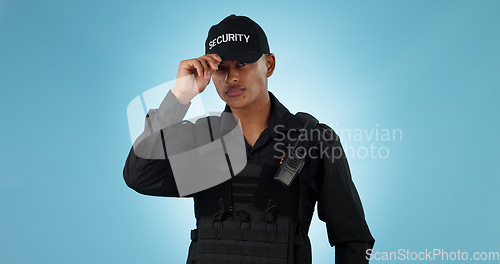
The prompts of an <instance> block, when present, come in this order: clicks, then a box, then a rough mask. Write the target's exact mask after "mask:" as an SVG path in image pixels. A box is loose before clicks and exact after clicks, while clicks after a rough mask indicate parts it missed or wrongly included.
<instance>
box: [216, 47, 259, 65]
mask: <svg viewBox="0 0 500 264" xmlns="http://www.w3.org/2000/svg"><path fill="white" fill-rule="evenodd" d="M216 53H217V54H218V55H219V56H220V57H221V59H222V60H235V61H239V62H246V63H254V62H256V61H257V60H258V59H260V57H261V56H262V54H264V53H262V52H260V51H255V50H241V49H227V50H224V51H221V52H216Z"/></svg>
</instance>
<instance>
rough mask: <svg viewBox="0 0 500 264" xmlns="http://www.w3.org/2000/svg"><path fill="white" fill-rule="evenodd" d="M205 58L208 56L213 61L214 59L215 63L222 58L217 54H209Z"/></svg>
mask: <svg viewBox="0 0 500 264" xmlns="http://www.w3.org/2000/svg"><path fill="white" fill-rule="evenodd" d="M206 56H210V57H211V58H213V59H215V60H216V61H219V62H221V61H222V58H221V57H220V56H219V54H217V53H210V54H207V55H206Z"/></svg>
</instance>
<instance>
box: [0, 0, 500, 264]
mask: <svg viewBox="0 0 500 264" xmlns="http://www.w3.org/2000/svg"><path fill="white" fill-rule="evenodd" d="M231 13H235V14H238V15H247V16H250V17H251V18H253V19H254V20H255V21H257V22H258V23H259V24H260V25H261V26H262V27H263V28H264V30H265V31H266V33H267V35H268V38H269V42H270V46H271V50H272V51H273V52H274V53H275V55H276V57H277V69H276V71H275V73H274V75H273V76H272V77H271V79H270V86H269V88H270V90H271V91H273V92H274V93H275V95H277V97H278V98H279V99H280V101H281V102H282V103H284V104H285V105H286V106H287V107H288V109H289V110H290V111H292V112H297V111H308V112H310V113H312V114H313V115H315V116H316V117H317V118H318V119H320V120H321V121H322V122H324V123H326V124H329V125H330V126H332V127H333V128H334V129H336V130H337V129H350V130H353V129H364V130H367V131H368V132H369V131H370V130H371V129H376V128H378V129H401V130H402V131H403V138H402V140H399V139H398V140H395V141H390V142H383V141H380V140H374V139H371V140H363V141H355V140H349V139H348V138H345V139H342V140H343V144H344V145H346V146H347V145H351V146H354V147H358V148H359V147H367V146H370V144H374V145H375V146H377V147H380V146H384V147H386V148H387V149H389V150H390V155H389V157H388V158H386V159H380V158H360V157H357V158H356V157H354V158H351V159H349V164H350V167H351V172H352V175H353V179H354V182H355V183H356V185H357V188H358V191H359V193H360V196H361V199H362V202H363V205H364V208H365V213H366V218H367V221H368V224H369V226H370V228H371V231H372V233H373V235H374V237H375V238H376V244H375V250H376V251H397V250H399V249H408V250H410V251H421V250H425V249H429V250H432V249H434V248H438V249H443V250H445V251H450V252H451V251H454V252H455V251H457V250H458V249H459V250H461V251H468V252H470V253H472V252H474V251H500V243H499V239H498V238H499V237H500V228H499V227H498V225H497V224H498V223H499V222H500V212H499V206H498V203H499V201H500V194H499V192H498V190H499V186H500V180H499V177H498V176H499V173H498V164H499V163H500V155H499V154H498V147H499V146H500V144H499V143H500V142H499V138H498V132H499V128H500V123H499V118H498V114H499V107H498V102H497V100H498V97H499V95H500V92H499V88H500V81H499V77H498V76H499V74H498V73H499V69H500V67H499V61H500V52H499V47H500V34H499V33H500V32H499V28H500V18H499V17H500V16H499V15H498V14H499V13H500V2H499V1H487V0H481V1H472V0H471V1H417V0H412V1H409V0H408V1H396V0H393V1H390V0H384V1H382V0H380V1H325V2H307V3H306V2H305V1H303V2H288V1H282V2H272V1H255V2H248V1H247V2H243V3H236V2H232V1H227V2H217V1H189V2H186V3H181V2H180V1H179V2H176V3H169V2H166V1H147V2H138V1H13V0H2V1H0V86H1V96H0V108H1V111H0V115H1V124H2V129H1V132H0V133H1V136H0V146H2V149H3V151H2V152H1V153H0V164H1V166H0V208H1V210H0V262H2V263H184V261H185V258H186V255H187V247H188V244H189V230H190V229H192V228H193V227H194V217H193V208H192V201H191V200H188V199H169V198H157V197H148V196H142V195H139V194H137V193H135V192H134V191H132V190H131V189H128V188H127V187H126V185H125V183H124V181H123V179H122V168H123V165H124V162H125V159H126V156H127V154H128V151H129V148H130V146H131V141H130V138H129V132H128V124H127V115H126V107H127V105H128V103H129V102H130V101H131V100H132V99H133V98H134V97H136V96H137V95H139V94H141V93H142V92H144V91H146V90H148V89H150V88H152V87H154V86H156V85H158V84H161V83H164V82H167V81H170V80H172V79H174V78H175V74H176V71H177V66H178V63H179V61H180V60H183V59H188V58H193V57H198V56H200V55H202V54H203V52H204V47H203V44H204V41H205V38H206V34H207V32H208V29H209V27H210V26H211V25H213V24H215V23H218V22H219V21H220V20H221V19H222V18H224V17H225V16H227V15H229V14H231ZM208 90H209V91H206V92H205V93H203V94H202V96H203V97H202V98H203V100H204V103H205V106H206V108H207V110H208V111H220V110H222V107H223V104H222V102H221V101H220V100H219V99H218V97H217V95H216V93H215V91H214V90H213V88H212V89H208ZM348 154H349V152H348ZM350 154H352V153H350ZM310 236H311V240H312V245H313V260H314V263H333V257H332V256H333V254H334V249H332V248H331V247H330V246H329V245H328V241H327V237H326V231H325V226H324V223H322V222H321V221H319V220H318V219H317V218H315V219H314V221H313V226H312V228H311V232H310ZM377 262H378V263H383V261H373V263H377ZM393 262H394V261H393ZM429 262H430V261H427V263H429ZM435 262H438V261H435Z"/></svg>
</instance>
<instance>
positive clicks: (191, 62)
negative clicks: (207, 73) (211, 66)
mask: <svg viewBox="0 0 500 264" xmlns="http://www.w3.org/2000/svg"><path fill="white" fill-rule="evenodd" d="M186 63H187V64H188V65H189V66H190V68H191V69H192V68H194V69H195V70H196V72H197V73H198V76H203V65H201V63H200V62H199V61H198V60H197V59H193V60H189V61H187V62H186Z"/></svg>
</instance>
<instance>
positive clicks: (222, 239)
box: [124, 15, 375, 264]
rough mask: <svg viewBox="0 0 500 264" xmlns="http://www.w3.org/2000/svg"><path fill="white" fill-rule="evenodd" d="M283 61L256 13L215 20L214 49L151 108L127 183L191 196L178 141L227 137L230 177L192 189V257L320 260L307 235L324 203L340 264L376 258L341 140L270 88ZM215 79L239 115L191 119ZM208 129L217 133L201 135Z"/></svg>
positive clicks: (189, 65)
mask: <svg viewBox="0 0 500 264" xmlns="http://www.w3.org/2000/svg"><path fill="white" fill-rule="evenodd" d="M274 68H275V56H274V54H272V53H270V50H269V45H268V42H267V38H266V35H265V34H264V31H263V30H262V28H261V27H260V26H259V25H258V24H257V23H255V22H254V21H253V20H251V19H250V18H248V17H244V16H235V15H231V16H228V17H226V18H225V19H224V20H222V21H221V22H220V23H219V24H217V25H214V26H212V27H211V29H210V31H209V33H208V37H207V40H206V43H205V55H204V56H201V57H199V58H195V59H190V60H185V61H181V62H180V64H179V69H178V74H177V78H178V79H177V82H176V84H175V86H174V88H172V90H170V91H169V92H168V93H167V95H166V97H165V99H164V101H163V102H162V104H161V105H160V107H159V109H153V110H149V112H148V115H147V117H146V123H147V125H146V127H145V131H144V133H143V135H141V137H139V138H138V140H136V142H135V143H134V147H133V148H132V149H131V151H130V153H129V156H128V158H127V161H126V164H125V168H124V179H125V182H126V183H127V185H128V186H129V187H130V188H132V189H134V190H136V191H137V192H139V193H141V194H146V195H155V196H169V197H179V196H185V195H184V194H185V192H184V187H183V186H184V183H182V184H181V181H182V180H183V179H181V178H179V176H178V175H177V178H176V173H175V172H174V171H178V169H175V168H174V167H175V166H176V165H177V163H178V162H174V160H173V157H174V156H175V155H172V146H173V145H190V144H191V145H192V144H194V143H193V142H196V144H197V146H200V145H207V144H210V143H213V142H216V141H222V145H224V152H225V154H226V157H225V158H226V160H227V166H228V168H229V172H230V177H229V180H224V181H221V182H220V184H214V186H208V188H204V189H203V188H202V189H200V190H198V191H196V192H194V193H190V194H189V196H192V197H193V198H194V205H195V216H196V219H197V228H196V229H195V230H193V231H192V232H191V239H192V243H191V245H190V248H189V256H188V260H187V263H193V264H194V263H196V264H206V263H235V264H236V263H282V264H292V263H298V264H307V263H312V260H311V259H312V257H311V245H310V242H309V238H308V235H307V233H308V229H309V226H310V223H311V218H312V215H313V211H314V207H315V205H316V202H317V206H318V207H317V208H318V216H319V218H320V219H321V220H322V221H324V222H325V223H326V226H327V232H328V238H329V242H330V244H331V246H335V249H336V250H335V252H336V256H335V259H336V263H367V262H368V260H367V258H366V257H367V254H366V251H367V249H370V248H372V247H373V244H374V241H375V240H374V239H373V237H372V235H371V234H370V231H369V229H368V226H367V224H366V221H365V217H364V213H363V208H362V205H361V202H360V199H359V196H358V193H357V191H356V188H355V186H354V184H353V182H352V179H351V175H350V170H349V166H348V163H347V159H346V156H345V153H344V151H343V149H342V146H341V144H340V140H339V138H338V136H337V135H336V134H335V132H334V131H333V130H332V129H331V128H330V127H328V126H327V125H325V124H321V123H318V121H317V120H316V119H315V118H314V117H312V116H310V115H308V114H306V113H298V114H296V115H293V114H291V113H290V112H289V111H288V110H287V109H286V108H285V107H284V106H283V105H282V104H281V103H280V102H279V101H278V99H277V98H276V97H275V96H274V95H273V94H272V93H271V92H269V91H268V85H267V78H268V77H270V76H271V75H272V74H273V71H274ZM210 79H212V80H213V82H214V84H215V87H216V88H217V92H218V94H219V96H220V97H221V99H222V100H224V101H225V102H226V108H225V110H224V113H230V114H231V115H230V116H232V117H234V118H224V117H210V118H205V119H203V120H199V121H198V122H196V123H195V124H193V123H191V122H185V121H184V122H182V118H183V117H184V115H185V113H186V112H187V109H188V107H189V105H190V101H191V99H192V98H194V96H196V95H197V94H198V93H201V92H203V90H204V89H205V87H206V86H207V85H208V84H209V82H210ZM227 120H230V121H233V127H238V128H239V129H240V131H241V132H242V135H243V136H244V140H243V141H244V150H243V152H245V153H246V156H245V157H246V164H245V165H244V167H242V169H235V168H236V166H235V163H234V162H233V163H232V162H230V161H234V159H233V158H232V157H231V156H230V155H227V149H228V147H227V142H225V143H224V138H225V135H227V131H228V130H227V129H223V127H224V126H225V121H227ZM226 123H227V122H226ZM229 123H230V122H229ZM202 128H203V129H204V130H205V131H209V132H210V133H209V135H210V136H202V135H201V134H200V133H199V131H201V130H203V129H202ZM207 129H208V130H207ZM226 141H227V140H226ZM168 142H174V144H170V145H169V143H168ZM179 142H181V143H179ZM186 142H188V143H186ZM184 143H185V144H184ZM191 147H192V146H191ZM191 147H190V148H191ZM154 152H160V154H161V155H164V156H163V159H162V157H159V156H158V155H156V154H151V153H154ZM175 152H180V151H177V150H176V151H175ZM144 153H148V154H144ZM179 162H180V161H179ZM218 166H219V165H218ZM186 177H189V176H186ZM193 184H195V183H194V182H193ZM181 185H182V187H181Z"/></svg>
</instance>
